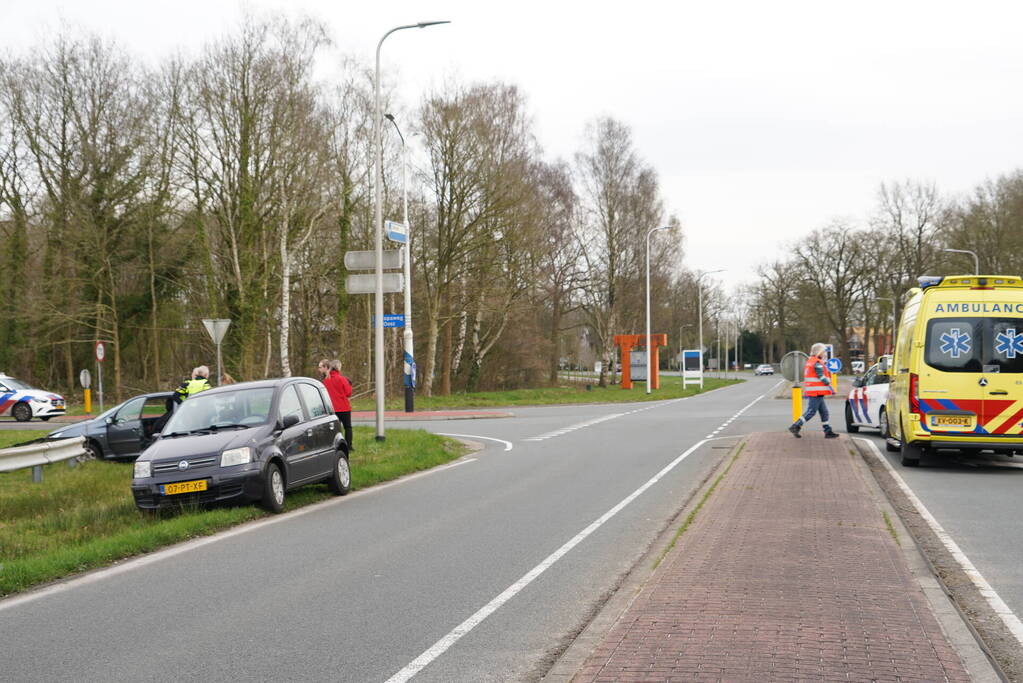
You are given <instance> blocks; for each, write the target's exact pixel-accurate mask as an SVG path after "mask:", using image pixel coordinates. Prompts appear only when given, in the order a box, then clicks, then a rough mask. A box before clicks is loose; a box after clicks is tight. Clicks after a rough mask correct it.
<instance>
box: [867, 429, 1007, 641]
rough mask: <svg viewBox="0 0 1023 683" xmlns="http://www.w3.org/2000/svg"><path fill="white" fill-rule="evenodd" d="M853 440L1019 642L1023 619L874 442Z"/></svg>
mask: <svg viewBox="0 0 1023 683" xmlns="http://www.w3.org/2000/svg"><path fill="white" fill-rule="evenodd" d="M856 440H857V441H860V442H862V443H865V444H867V446H869V447H870V450H871V451H873V453H874V457H875V458H877V459H878V461H879V462H880V463H881V464H882V465H883V466H884V468H885V469H886V470H888V473H889V474H891V475H892V478H893V479H894V480H895V483H896V484H898V486H899V488H900V489H902V492H903V493H905V494H906V497H907V498H909V501H910V502H911V503H913V506H914V507H915V508H916V511H917V512H919V513H920V516H921V517H923V519H924V521H926V522H927V525H928V526H929V527H931V531H933V532H934V534H935V535H936V536H937V537H938V538H939V539H940V540H941V542H942V544H944V546H945V548H946V549H947V550H948V552H949V553H951V554H952V557H954V558H955V560H956V562H958V563H959V566H960V567H961V568H962V570H963V572H964V573H965V574H966V575H967V576H968V577H970V581H972V582H973V585H974V586H976V587H977V590H979V591H980V594H981V595H982V596H984V599H985V600H987V603H988V605H990V606H991V609H993V610H994V611H995V614H997V615H998V616H999V617H1000V618H1001V620H1002V623H1004V624H1005V626H1006V628H1008V629H1009V631H1010V632H1011V633H1012V635H1013V636H1015V638H1016V640H1017V641H1019V644H1020V645H1023V622H1021V621H1020V619H1019V617H1017V616H1016V614H1015V613H1014V612H1013V611H1012V610H1011V609H1009V606H1008V605H1006V604H1005V601H1004V600H1002V598H1001V596H1000V595H998V593H996V592H995V589H994V588H992V587H991V584H989V583H988V582H987V579H985V578H984V577H983V575H981V573H980V572H979V571H977V568H976V567H975V566H973V562H971V561H970V558H968V557H967V556H966V553H964V552H963V551H962V549H961V548H960V547H959V544H958V543H956V542H955V541H954V540H952V537H951V536H949V535H948V532H947V531H945V529H944V528H942V526H941V524H940V523H939V522H938V520H937V519H935V518H934V515H932V514H931V512H930V510H928V509H927V508H926V507H925V506H924V504H923V502H922V501H921V500H920V499H919V498H917V497H916V494H915V493H913V490H912V489H911V488H909V485H908V484H907V483H906V481H905V480H904V479H903V478H902V477H901V476H899V473H898V472H896V471H895V468H894V467H892V465H891V463H890V462H888V459H887V458H886V457H884V456H883V455H881V451H879V450H877V446H875V445H874V443H873V442H872V441H870V440H868V439H863V438H859V437H857V438H856Z"/></svg>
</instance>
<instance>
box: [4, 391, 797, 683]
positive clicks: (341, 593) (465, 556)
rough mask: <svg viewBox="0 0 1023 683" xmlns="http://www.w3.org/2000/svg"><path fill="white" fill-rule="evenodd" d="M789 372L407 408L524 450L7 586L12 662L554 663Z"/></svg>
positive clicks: (44, 672)
mask: <svg viewBox="0 0 1023 683" xmlns="http://www.w3.org/2000/svg"><path fill="white" fill-rule="evenodd" d="M776 384H777V380H776V379H774V378H758V379H754V380H751V381H749V382H746V383H744V384H741V385H737V386H733V387H727V388H724V389H720V390H718V391H714V392H710V393H708V394H705V395H702V396H698V397H694V398H690V399H685V400H676V401H665V402H656V403H640V404H618V405H587V406H563V407H547V408H528V409H516V410H515V413H516V415H517V417H515V418H512V419H501V420H473V421H449V422H424V423H421V424H417V423H400V427H412V426H422V427H423V428H425V429H429V430H432V431H436V432H445V433H458V434H469V435H474V436H475V437H489V438H491V439H499V440H505V441H508V442H510V444H511V445H512V449H511V450H506V448H507V446H506V445H505V444H504V443H502V442H501V441H489V440H484V439H479V440H480V441H481V442H483V443H486V444H487V447H486V449H485V450H484V451H481V452H479V453H477V454H475V455H473V456H471V457H470V458H466V459H465V460H464V461H460V464H457V465H455V466H449V467H447V468H444V469H439V470H435V471H432V472H431V473H429V474H426V475H424V476H419V477H415V478H411V479H408V480H405V481H402V482H400V483H397V484H394V485H389V486H382V487H376V488H374V489H370V490H367V491H365V492H360V493H358V494H353V495H351V496H348V497H345V498H341V499H335V500H333V501H330V502H328V503H327V504H323V505H320V506H317V507H315V508H312V509H309V508H307V509H305V510H303V511H298V513H297V514H290V515H284V516H281V517H276V518H273V519H272V520H271V521H270V523H257V524H254V525H250V526H247V527H242V528H240V530H237V531H235V532H231V533H228V534H225V535H221V536H219V537H215V538H214V540H213V541H212V542H210V541H208V540H207V541H202V542H200V543H193V544H186V545H184V546H179V547H176V548H174V549H171V550H170V551H169V552H168V551H165V552H164V553H158V554H155V555H151V556H147V558H145V559H144V560H143V561H142V562H134V563H127V564H125V565H121V566H119V567H118V568H116V569H115V570H114V571H107V572H100V573H96V574H92V575H88V576H87V577H85V579H82V580H78V581H73V582H70V583H65V584H61V585H59V587H58V589H57V590H54V591H50V592H45V591H44V592H43V593H37V594H34V595H33V594H30V595H29V596H28V598H27V599H24V598H21V599H19V598H15V599H13V600H8V601H5V602H0V623H2V624H3V627H2V639H3V648H0V671H2V672H3V678H5V679H9V680H19V681H41V680H46V681H55V680H76V681H100V680H102V681H113V680H132V681H138V680H143V681H145V680H166V679H167V678H168V677H174V678H178V679H202V680H204V681H235V680H240V679H259V680H267V679H275V680H298V679H301V680H334V681H336V680H345V681H385V680H388V679H390V678H391V677H392V676H394V675H395V674H399V678H397V679H395V680H400V679H404V678H406V677H407V676H409V675H411V674H412V673H416V672H418V673H417V675H416V677H415V678H416V680H422V681H469V680H472V681H487V680H502V681H503V680H523V679H535V678H537V677H538V676H539V675H540V674H542V673H543V672H544V671H545V670H546V668H547V666H548V665H549V663H550V661H551V659H552V658H553V657H554V656H556V655H557V654H558V653H560V651H561V650H562V649H563V648H564V647H565V646H566V645H567V644H568V643H569V642H570V641H571V639H572V637H573V635H574V634H575V633H576V632H577V631H578V630H579V629H580V628H582V627H583V626H584V625H585V624H586V623H587V621H588V618H589V617H590V615H591V614H592V613H593V611H594V610H595V609H597V608H598V607H599V606H600V604H602V602H603V600H604V599H605V598H606V596H607V594H608V593H609V592H610V591H612V590H613V589H614V587H615V585H616V583H617V582H618V581H619V580H620V578H621V577H622V576H623V575H624V574H625V573H626V572H627V571H628V570H629V568H630V567H631V566H632V565H633V563H634V562H635V561H636V559H637V558H638V557H640V555H641V554H642V553H643V552H644V551H645V550H646V549H647V548H648V547H649V545H650V543H651V542H652V541H653V540H654V538H655V537H656V536H657V534H658V533H659V532H660V531H661V530H662V529H663V528H664V526H665V524H666V523H667V522H668V521H669V520H670V519H671V517H672V516H673V515H674V514H675V513H676V512H677V511H678V510H679V509H680V507H681V505H682V504H683V503H684V501H685V499H686V498H687V496H688V495H689V494H690V493H691V492H692V491H693V490H694V489H695V488H696V487H697V486H698V485H699V484H700V482H701V481H702V480H703V479H704V477H705V476H706V475H707V474H708V473H709V471H710V470H711V468H712V467H713V466H714V465H715V464H716V463H717V462H718V461H719V459H720V458H721V457H722V456H723V455H724V454H725V453H727V452H728V451H727V446H728V445H729V444H731V443H734V441H735V439H734V438H721V437H729V436H734V435H741V434H746V433H749V432H751V431H754V430H759V429H765V428H774V429H776V428H778V427H779V415H781V416H782V417H781V418H780V419H781V421H782V422H784V419H785V418H784V415H785V413H786V411H787V408H786V407H785V402H783V401H777V400H775V399H773V398H771V397H770V396H768V397H766V398H764V399H763V400H760V401H758V402H756V403H753V402H754V400H755V399H757V398H758V397H760V396H762V395H764V394H765V393H769V392H771V390H772V388H773V387H775V386H776ZM751 403H753V404H752V405H750V404H751ZM744 408H746V412H745V413H744V414H742V415H741V416H740V417H738V418H735V417H734V416H735V415H736V414H737V413H738V412H739V411H741V410H743V409H744ZM391 428H399V423H394V424H393V425H392V426H391ZM715 430H716V431H715ZM711 435H713V437H714V438H715V440H713V441H709V442H707V443H706V444H704V445H703V446H702V447H701V448H698V449H695V450H693V449H692V447H693V446H694V445H696V444H698V443H699V442H701V441H702V440H704V439H705V438H707V437H708V436H711ZM687 452H689V454H688V455H687V456H686V457H684V458H680V456H682V455H683V454H684V453H687ZM354 476H355V477H358V470H357V469H356V470H355V471H354ZM410 666H411V668H410Z"/></svg>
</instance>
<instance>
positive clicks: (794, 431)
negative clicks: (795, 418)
mask: <svg viewBox="0 0 1023 683" xmlns="http://www.w3.org/2000/svg"><path fill="white" fill-rule="evenodd" d="M789 431H790V432H792V436H794V437H796V438H797V439H802V438H803V435H802V434H800V433H799V423H798V422H793V423H792V426H791V427H789Z"/></svg>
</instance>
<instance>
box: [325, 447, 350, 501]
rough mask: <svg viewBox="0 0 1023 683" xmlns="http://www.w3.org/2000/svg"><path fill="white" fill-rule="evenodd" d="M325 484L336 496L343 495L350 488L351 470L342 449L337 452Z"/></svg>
mask: <svg viewBox="0 0 1023 683" xmlns="http://www.w3.org/2000/svg"><path fill="white" fill-rule="evenodd" d="M327 486H328V487H329V488H330V492H331V493H333V494H334V495H336V496H343V495H345V494H346V493H348V492H349V491H350V490H351V488H352V470H351V468H349V467H348V457H347V456H346V455H345V454H344V452H343V451H338V452H337V462H336V463H334V472H333V473H331V475H330V479H328V480H327Z"/></svg>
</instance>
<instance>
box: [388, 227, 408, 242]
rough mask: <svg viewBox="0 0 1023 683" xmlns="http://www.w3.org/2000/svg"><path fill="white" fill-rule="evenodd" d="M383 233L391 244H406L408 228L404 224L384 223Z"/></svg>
mask: <svg viewBox="0 0 1023 683" xmlns="http://www.w3.org/2000/svg"><path fill="white" fill-rule="evenodd" d="M384 232H386V233H387V239H389V240H391V241H392V242H398V243H399V244H405V243H406V242H408V227H407V226H406V225H405V224H404V223H399V222H397V221H384Z"/></svg>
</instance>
